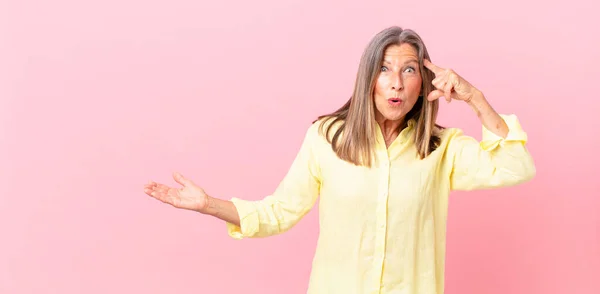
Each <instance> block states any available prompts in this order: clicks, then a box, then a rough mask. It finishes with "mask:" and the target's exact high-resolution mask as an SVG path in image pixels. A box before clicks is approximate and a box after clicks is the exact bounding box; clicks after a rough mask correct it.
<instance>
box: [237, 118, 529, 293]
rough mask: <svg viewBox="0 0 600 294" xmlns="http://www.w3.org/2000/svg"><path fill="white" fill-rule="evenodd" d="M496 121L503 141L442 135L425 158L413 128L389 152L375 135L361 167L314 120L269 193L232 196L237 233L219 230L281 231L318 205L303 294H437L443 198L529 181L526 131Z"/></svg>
mask: <svg viewBox="0 0 600 294" xmlns="http://www.w3.org/2000/svg"><path fill="white" fill-rule="evenodd" d="M502 117H503V119H504V120H505V121H506V123H507V125H508V126H509V129H510V132H509V134H508V136H507V138H505V139H503V138H501V137H499V136H496V135H494V134H493V133H491V132H490V131H488V130H487V129H485V127H484V128H483V137H482V141H481V142H478V141H476V140H475V139H474V138H472V137H469V136H466V135H464V134H463V133H462V132H461V130H459V129H455V128H448V129H445V130H444V131H443V133H442V143H441V146H440V147H439V148H438V149H437V150H436V151H434V152H433V153H432V154H431V155H429V156H428V157H427V158H425V159H424V160H419V159H418V158H417V156H416V154H417V153H416V148H415V147H414V144H413V143H412V140H411V135H412V132H413V131H414V123H413V122H411V123H410V124H409V126H408V128H406V129H405V130H403V131H402V132H401V134H400V135H399V136H398V138H397V139H396V140H395V141H394V142H393V143H392V145H391V146H390V147H389V148H386V147H385V143H384V141H383V136H382V133H381V130H379V129H378V144H377V159H378V160H377V161H378V164H377V165H376V166H374V167H372V168H370V169H369V168H365V167H357V166H354V165H352V164H349V163H347V162H344V161H342V160H340V159H339V158H338V157H337V156H336V154H335V153H334V152H333V150H332V149H331V145H330V144H328V143H327V141H326V139H325V137H323V136H322V135H321V134H320V133H319V132H318V126H319V124H320V123H322V122H321V121H319V122H317V123H315V124H313V125H312V126H310V128H309V129H308V131H307V133H306V136H305V139H304V142H303V144H302V146H301V148H300V151H299V153H298V155H297V157H296V158H295V160H294V162H293V164H292V166H291V168H290V169H289V172H288V173H287V175H286V176H285V178H284V179H283V181H282V182H281V183H280V185H279V186H278V187H277V189H276V190H275V192H274V193H273V194H272V195H270V196H268V197H266V198H264V199H263V200H260V201H246V200H241V199H238V198H232V201H233V203H234V204H235V206H236V208H237V210H238V212H239V214H240V219H241V225H240V227H238V226H235V225H233V224H230V223H227V228H228V233H229V235H230V236H232V237H233V238H236V239H242V238H248V237H266V236H271V235H274V234H279V233H282V232H285V231H287V230H289V229H290V228H292V227H293V226H294V225H295V224H296V223H297V222H298V221H299V220H300V219H301V218H302V217H303V216H304V215H305V214H306V213H307V212H308V211H309V210H310V209H311V208H312V207H313V205H314V204H315V202H316V201H317V199H319V223H320V225H319V226H320V234H319V240H318V244H317V249H316V253H315V256H314V260H313V268H312V272H311V276H310V281H309V286H308V293H310V294H337V293H339V294H369V293H398V294H400V293H402V294H429V293H435V294H441V293H443V290H444V259H445V245H446V216H447V208H448V195H449V193H450V191H451V190H474V189H486V188H496V187H502V186H511V185H516V184H519V183H523V182H525V181H528V180H530V179H531V178H533V176H534V175H535V167H534V162H533V159H532V158H531V156H530V154H529V153H528V151H527V150H526V148H525V143H526V141H527V135H526V133H525V132H524V131H523V130H522V129H521V126H520V125H519V122H518V120H517V118H516V116H514V115H502ZM319 196H320V197H319Z"/></svg>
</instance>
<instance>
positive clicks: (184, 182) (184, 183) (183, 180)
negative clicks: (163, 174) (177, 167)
mask: <svg viewBox="0 0 600 294" xmlns="http://www.w3.org/2000/svg"><path fill="white" fill-rule="evenodd" d="M173 179H175V181H176V182H177V183H179V184H180V185H182V186H184V187H187V186H191V185H192V181H190V180H188V179H186V178H185V177H183V175H181V174H180V173H178V172H175V173H173Z"/></svg>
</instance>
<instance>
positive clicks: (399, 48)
mask: <svg viewBox="0 0 600 294" xmlns="http://www.w3.org/2000/svg"><path fill="white" fill-rule="evenodd" d="M421 83H422V78H421V73H420V72H419V57H418V55H417V51H416V50H415V48H414V47H413V46H412V45H410V44H402V45H392V46H389V47H388V48H387V49H386V50H385V52H384V57H383V64H382V66H381V70H380V73H379V76H378V77H377V79H376V82H375V94H374V97H373V99H374V101H375V109H376V112H375V117H376V119H377V121H384V120H389V121H402V119H404V117H405V116H406V114H407V113H408V112H409V111H410V110H411V109H412V108H413V106H414V105H415V102H416V101H417V99H418V98H419V94H420V92H421Z"/></svg>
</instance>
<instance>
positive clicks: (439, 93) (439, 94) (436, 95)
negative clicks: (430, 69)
mask: <svg viewBox="0 0 600 294" xmlns="http://www.w3.org/2000/svg"><path fill="white" fill-rule="evenodd" d="M442 96H444V92H442V91H440V90H433V91H431V93H429V95H427V100H429V101H433V100H435V99H439V98H440V97H442Z"/></svg>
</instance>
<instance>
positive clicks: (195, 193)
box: [144, 173, 208, 213]
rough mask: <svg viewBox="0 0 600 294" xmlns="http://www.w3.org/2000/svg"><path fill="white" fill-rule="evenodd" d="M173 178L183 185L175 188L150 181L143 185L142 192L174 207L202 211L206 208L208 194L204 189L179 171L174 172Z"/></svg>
mask: <svg viewBox="0 0 600 294" xmlns="http://www.w3.org/2000/svg"><path fill="white" fill-rule="evenodd" d="M173 178H174V179H175V181H176V182H177V183H179V184H181V185H182V186H183V187H181V188H179V189H177V188H173V187H169V186H167V185H165V184H160V183H156V182H153V181H150V183H148V184H146V185H145V186H144V192H145V193H146V194H148V195H149V196H152V197H154V198H156V199H158V200H160V201H162V202H164V203H168V204H171V205H172V206H174V207H176V208H182V209H188V210H193V211H197V212H201V213H204V212H205V211H206V209H207V208H208V195H207V194H206V193H205V192H204V190H203V189H202V188H200V187H199V186H198V185H196V184H194V183H193V182H192V181H191V180H189V179H186V178H184V177H183V176H182V175H181V174H180V173H174V174H173Z"/></svg>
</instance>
